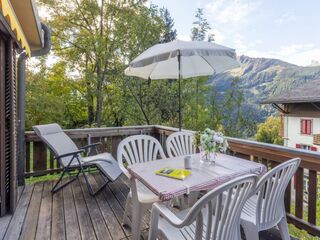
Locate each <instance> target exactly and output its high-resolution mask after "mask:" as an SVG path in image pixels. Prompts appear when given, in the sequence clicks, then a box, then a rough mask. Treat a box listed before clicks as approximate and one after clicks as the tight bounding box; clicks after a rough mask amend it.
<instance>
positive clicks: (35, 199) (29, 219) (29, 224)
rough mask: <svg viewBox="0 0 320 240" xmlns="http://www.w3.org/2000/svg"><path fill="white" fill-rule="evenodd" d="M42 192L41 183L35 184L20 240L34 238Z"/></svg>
mask: <svg viewBox="0 0 320 240" xmlns="http://www.w3.org/2000/svg"><path fill="white" fill-rule="evenodd" d="M42 192H43V183H37V184H35V186H34V190H33V194H32V197H31V200H30V204H29V208H28V211H27V215H26V218H25V220H24V223H23V226H22V232H21V236H20V239H23V240H24V239H26V240H29V239H30V240H31V239H34V238H35V235H36V230H37V225H38V217H39V211H40V203H41V197H42Z"/></svg>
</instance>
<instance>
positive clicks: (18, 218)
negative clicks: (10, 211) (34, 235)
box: [4, 185, 34, 240]
mask: <svg viewBox="0 0 320 240" xmlns="http://www.w3.org/2000/svg"><path fill="white" fill-rule="evenodd" d="M33 188H34V185H28V186H26V187H25V188H24V190H23V193H22V195H21V197H20V200H19V202H18V206H17V208H16V211H15V214H14V215H13V217H12V219H11V221H10V224H9V226H8V229H7V231H6V235H5V236H4V239H5V240H11V239H12V240H13V239H14V240H15V239H19V236H20V232H21V229H22V225H23V222H24V219H25V216H26V213H27V210H28V206H29V203H30V199H31V196H32V192H33Z"/></svg>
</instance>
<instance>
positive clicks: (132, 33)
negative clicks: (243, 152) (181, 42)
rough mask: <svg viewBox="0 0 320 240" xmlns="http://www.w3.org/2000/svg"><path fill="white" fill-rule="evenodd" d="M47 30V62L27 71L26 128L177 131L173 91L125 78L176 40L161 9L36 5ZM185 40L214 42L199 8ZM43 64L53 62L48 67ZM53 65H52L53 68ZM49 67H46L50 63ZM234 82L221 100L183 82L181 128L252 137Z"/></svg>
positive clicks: (86, 1)
mask: <svg viewBox="0 0 320 240" xmlns="http://www.w3.org/2000/svg"><path fill="white" fill-rule="evenodd" d="M38 4H39V6H40V9H41V10H42V11H45V12H46V13H47V16H46V17H45V19H42V21H44V22H46V23H47V24H48V25H49V27H50V28H51V30H52V42H53V48H52V51H51V55H50V57H49V58H48V57H45V58H41V59H39V60H38V61H33V62H32V63H31V64H29V66H28V71H27V98H26V102H27V103H26V105H27V126H26V127H27V129H31V127H32V126H33V125H35V124H43V123H50V122H57V123H59V124H61V125H62V126H63V127H64V128H82V127H100V126H105V127H111V126H124V125H141V124H161V125H167V126H177V125H178V114H177V110H178V104H177V102H178V91H177V90H178V84H177V81H175V80H170V79H168V80H159V81H157V80H154V81H148V80H143V79H139V78H134V77H127V76H125V75H124V69H125V68H126V67H127V66H128V63H129V62H130V61H131V60H133V59H134V58H135V57H136V56H137V55H139V54H140V53H141V52H143V51H144V50H146V49H147V48H149V47H151V46H152V45H154V44H157V43H164V42H169V41H172V40H174V39H176V36H177V31H176V30H175V28H174V19H173V18H172V17H171V15H170V13H169V11H168V10H167V9H165V8H159V7H158V6H155V5H147V4H146V1H137V0H111V1H104V0H101V1H96V0H70V1H64V0H39V3H38ZM193 18H194V21H193V28H192V29H190V40H198V41H214V36H213V35H212V34H209V32H210V31H209V30H210V29H211V27H212V26H210V24H209V23H208V21H207V19H206V17H205V15H204V13H203V11H202V9H195V15H194V16H193ZM48 59H51V61H49V60H48ZM52 59H54V61H52ZM48 62H49V63H48ZM238 82H239V78H237V77H234V78H233V79H232V80H231V84H230V86H229V87H228V89H227V91H225V92H224V94H223V96H222V97H221V96H220V95H219V96H218V93H217V90H216V89H215V87H214V86H212V85H208V77H201V78H190V79H184V80H183V81H182V104H183V109H182V111H183V112H182V114H183V127H184V128H186V129H193V130H203V129H204V128H206V127H210V128H212V129H216V130H220V131H223V132H224V133H225V134H226V135H229V136H236V137H249V136H252V135H254V134H255V132H256V120H255V119H254V118H250V113H248V112H245V113H244V111H242V107H243V103H244V95H243V92H242V90H241V89H239V88H238V87H237V83H238Z"/></svg>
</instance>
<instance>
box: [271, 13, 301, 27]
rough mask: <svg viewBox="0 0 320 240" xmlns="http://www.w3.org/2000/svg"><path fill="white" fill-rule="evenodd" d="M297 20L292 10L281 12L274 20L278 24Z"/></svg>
mask: <svg viewBox="0 0 320 240" xmlns="http://www.w3.org/2000/svg"><path fill="white" fill-rule="evenodd" d="M296 20H297V17H296V15H295V14H294V13H292V12H287V13H284V14H282V15H281V16H280V17H279V18H278V19H276V20H275V23H276V24H278V25H282V24H284V23H288V22H295V21H296Z"/></svg>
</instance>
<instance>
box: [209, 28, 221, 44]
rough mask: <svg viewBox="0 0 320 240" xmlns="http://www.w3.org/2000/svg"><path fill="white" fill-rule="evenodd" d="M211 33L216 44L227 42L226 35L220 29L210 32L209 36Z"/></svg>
mask: <svg viewBox="0 0 320 240" xmlns="http://www.w3.org/2000/svg"><path fill="white" fill-rule="evenodd" d="M211 33H212V34H213V35H214V41H215V42H216V43H219V44H222V43H223V41H224V40H225V36H224V34H223V33H222V32H221V31H219V30H218V29H213V30H212V31H211V32H209V34H211Z"/></svg>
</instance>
